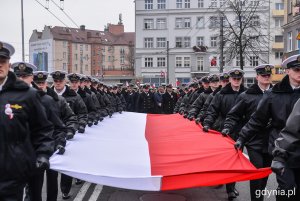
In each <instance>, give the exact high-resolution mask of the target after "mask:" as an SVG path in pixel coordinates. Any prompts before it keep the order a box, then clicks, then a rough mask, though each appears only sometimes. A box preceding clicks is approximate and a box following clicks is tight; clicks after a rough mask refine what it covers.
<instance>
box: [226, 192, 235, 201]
mask: <svg viewBox="0 0 300 201" xmlns="http://www.w3.org/2000/svg"><path fill="white" fill-rule="evenodd" d="M227 194H228V200H234V199H235V198H236V194H235V193H234V192H229V193H227Z"/></svg>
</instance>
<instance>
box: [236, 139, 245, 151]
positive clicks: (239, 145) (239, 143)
mask: <svg viewBox="0 0 300 201" xmlns="http://www.w3.org/2000/svg"><path fill="white" fill-rule="evenodd" d="M234 148H235V149H236V150H242V149H243V148H244V143H243V141H242V140H240V139H238V140H237V141H236V142H235V144H234Z"/></svg>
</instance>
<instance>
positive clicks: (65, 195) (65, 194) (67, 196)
mask: <svg viewBox="0 0 300 201" xmlns="http://www.w3.org/2000/svg"><path fill="white" fill-rule="evenodd" d="M70 197H71V196H70V195H69V194H68V193H63V194H62V199H63V200H67V199H69V198H70Z"/></svg>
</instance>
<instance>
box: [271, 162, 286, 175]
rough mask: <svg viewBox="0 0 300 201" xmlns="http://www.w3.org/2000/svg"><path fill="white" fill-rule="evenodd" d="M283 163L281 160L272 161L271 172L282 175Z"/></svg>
mask: <svg viewBox="0 0 300 201" xmlns="http://www.w3.org/2000/svg"><path fill="white" fill-rule="evenodd" d="M284 167H285V165H284V163H283V162H281V161H274V160H273V161H272V164H271V169H272V171H273V172H275V173H276V174H277V175H283V173H284Z"/></svg>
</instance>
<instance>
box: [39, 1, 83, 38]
mask: <svg viewBox="0 0 300 201" xmlns="http://www.w3.org/2000/svg"><path fill="white" fill-rule="evenodd" d="M35 1H36V2H37V3H38V4H40V5H41V6H42V7H43V8H45V9H46V10H47V11H48V12H50V13H51V14H52V15H53V16H54V17H55V18H56V19H57V20H58V21H60V22H61V23H62V24H63V25H65V27H66V28H68V29H70V30H71V29H72V28H71V27H69V26H68V25H67V24H66V23H64V22H63V21H62V20H61V19H59V18H58V17H57V16H56V15H55V14H54V13H53V12H51V11H50V9H49V8H47V7H45V6H44V5H43V4H42V3H41V2H39V1H38V0H35ZM73 33H74V34H75V35H76V36H77V37H79V38H82V36H81V35H79V34H78V33H77V32H73Z"/></svg>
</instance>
